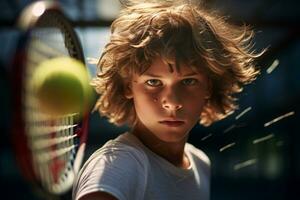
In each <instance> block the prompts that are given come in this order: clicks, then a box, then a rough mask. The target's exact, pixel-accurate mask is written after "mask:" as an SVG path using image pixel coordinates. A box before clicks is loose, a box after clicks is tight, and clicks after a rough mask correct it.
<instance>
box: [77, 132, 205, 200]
mask: <svg viewBox="0 0 300 200" xmlns="http://www.w3.org/2000/svg"><path fill="white" fill-rule="evenodd" d="M184 151H185V154H186V155H187V157H188V159H189V161H190V163H191V165H190V167H189V168H188V169H182V168H179V167H176V166H174V165H172V164H171V163H170V162H168V161H167V160H165V159H164V158H162V157H160V156H158V155H157V154H155V153H154V152H152V151H151V150H150V149H148V148H147V147H146V146H144V145H143V144H142V143H141V142H140V141H139V139H138V138H136V137H135V136H134V135H133V134H131V133H124V134H122V135H120V136H119V137H118V138H116V139H114V140H111V141H108V142H107V143H106V144H105V145H104V146H103V147H102V148H100V149H99V150H97V151H96V152H94V153H93V154H92V155H91V157H90V158H89V159H88V160H87V161H86V163H85V164H84V166H83V167H82V169H81V170H80V172H79V174H78V177H77V179H76V180H75V183H74V186H73V199H75V200H77V199H79V198H80V197H82V196H84V195H86V194H88V193H92V192H96V191H104V192H107V193H110V194H111V195H113V196H115V197H116V198H117V199H119V200H143V199H145V200H169V199H170V200H182V199H185V200H208V199H209V191H210V161H209V159H208V157H207V156H206V155H205V154H204V153H203V152H202V151H201V150H199V149H197V148H195V147H194V146H192V145H191V144H188V143H187V144H186V145H185V150H184Z"/></svg>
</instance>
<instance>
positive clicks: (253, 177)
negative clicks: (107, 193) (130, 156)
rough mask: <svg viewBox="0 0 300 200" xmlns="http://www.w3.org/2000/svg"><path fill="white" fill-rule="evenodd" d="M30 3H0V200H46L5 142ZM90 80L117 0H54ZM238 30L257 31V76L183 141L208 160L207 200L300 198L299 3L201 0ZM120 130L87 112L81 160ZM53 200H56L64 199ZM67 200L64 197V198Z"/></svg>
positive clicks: (26, 0)
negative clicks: (228, 108) (218, 117)
mask: <svg viewBox="0 0 300 200" xmlns="http://www.w3.org/2000/svg"><path fill="white" fill-rule="evenodd" d="M31 2H33V1H30V0H1V1H0V8H1V12H0V41H1V42H0V44H1V47H0V102H1V103H0V106H1V112H0V189H1V199H4V198H9V199H44V198H45V197H43V195H42V194H40V193H39V192H38V191H36V190H33V189H32V187H31V186H30V185H29V184H28V183H27V182H26V181H25V179H24V178H23V177H22V176H21V173H20V171H19V168H18V166H17V164H16V161H15V156H14V154H13V151H12V148H11V144H10V140H9V139H10V129H11V126H18V124H12V123H11V118H10V117H11V110H12V104H11V93H12V91H11V84H10V82H9V77H10V76H13V74H11V67H10V66H11V62H12V58H13V55H14V51H15V48H16V43H17V41H18V39H19V37H20V33H19V32H18V30H17V29H16V27H15V22H16V19H17V17H18V16H19V14H20V12H21V11H22V9H23V8H24V7H25V6H26V5H28V4H29V3H31ZM58 2H59V3H60V5H61V6H62V9H63V12H64V13H65V14H66V16H67V17H68V18H69V19H70V20H71V23H72V25H73V27H74V29H75V30H76V32H77V34H78V36H79V38H80V41H81V44H82V46H83V51H84V55H85V60H86V64H87V66H88V69H89V71H90V73H91V74H92V75H95V72H96V65H95V63H96V62H97V59H98V58H99V56H100V55H101V52H102V49H103V46H104V45H105V43H106V42H107V40H108V37H109V31H110V24H111V22H112V20H113V19H114V18H115V17H116V15H117V14H118V12H119V9H120V4H119V2H118V1H117V0H60V1H58ZM203 2H204V5H205V6H207V7H209V8H216V9H217V10H219V11H221V12H222V13H223V14H224V15H226V16H229V20H230V21H231V22H232V23H236V24H243V23H245V24H248V25H250V26H251V27H253V29H254V30H255V32H256V36H255V39H254V42H255V49H256V50H258V51H259V50H261V49H263V48H266V47H267V48H268V51H267V52H266V54H265V55H264V56H263V57H262V58H261V59H259V60H258V61H257V62H258V65H259V66H260V69H261V75H260V76H259V78H258V79H257V80H256V81H255V83H254V84H251V85H248V86H246V87H245V88H244V91H243V93H241V94H239V95H238V96H237V97H238V98H239V105H240V106H239V109H238V110H237V111H236V112H234V113H233V114H232V115H231V116H230V117H228V118H227V119H225V120H222V121H220V122H218V123H215V124H213V125H212V126H211V127H209V128H203V127H201V126H200V125H199V126H196V127H195V128H194V129H193V130H192V132H191V136H190V139H189V142H190V143H192V144H194V145H195V146H197V147H198V148H200V149H202V150H203V151H205V152H206V153H207V154H208V156H209V157H210V159H211V162H212V185H211V199H213V200H219V199H222V200H224V199H230V200H233V199H234V200H235V199H243V200H244V199H247V200H248V199H249V200H250V199H251V200H252V199H256V200H259V199H274V200H283V199H297V196H299V195H300V192H299V187H300V145H299V144H298V142H300V140H299V139H300V131H299V124H298V123H300V120H299V119H300V116H299V112H300V103H299V102H300V101H299V100H300V61H299V58H300V26H299V25H300V1H298V0H264V1H262V0H251V1H242V0H203ZM125 130H126V127H114V126H112V125H110V124H109V123H108V122H107V121H106V120H105V119H101V118H100V117H99V115H98V113H93V114H91V117H90V130H89V139H88V143H87V149H86V155H85V159H86V158H87V157H88V156H89V155H90V154H91V153H92V152H93V151H95V150H96V149H98V148H99V147H101V145H103V144H104V143H105V142H106V141H107V140H109V139H111V138H114V137H116V136H117V135H118V134H120V133H122V132H123V131H125ZM68 195H69V194H66V195H64V197H57V199H63V198H65V199H66V198H67V197H69V196H68ZM66 196H67V197H66Z"/></svg>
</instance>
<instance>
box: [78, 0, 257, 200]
mask: <svg viewBox="0 0 300 200" xmlns="http://www.w3.org/2000/svg"><path fill="white" fill-rule="evenodd" d="M148 2H149V1H148ZM251 38H252V32H250V31H248V30H247V29H246V28H245V27H243V28H239V27H235V26H232V25H229V24H227V23H226V22H225V21H224V20H223V19H221V18H220V17H218V16H216V15H213V14H211V13H208V11H205V10H203V9H201V8H200V7H199V6H198V5H194V4H192V3H184V2H183V1H181V2H180V4H179V3H174V2H173V3H172V2H170V1H157V2H152V3H133V4H132V5H127V6H125V7H124V8H123V10H122V11H121V14H120V16H119V17H118V18H117V19H116V20H115V21H114V22H113V24H112V34H111V39H110V42H109V43H108V44H107V45H106V47H105V49H104V53H103V55H102V56H101V58H100V61H99V65H98V66H99V73H98V77H97V78H96V79H95V80H94V81H93V85H94V86H95V89H96V91H97V92H98V93H99V94H101V97H100V98H99V100H98V102H97V104H96V106H95V108H96V109H97V110H99V112H100V113H101V115H102V116H106V117H108V119H109V120H110V121H111V122H112V123H114V124H116V125H123V124H125V123H127V124H128V125H129V126H130V127H131V130H130V131H129V132H127V133H124V134H122V135H120V136H119V137H118V138H116V139H114V140H112V141H109V142H107V143H106V144H105V145H104V146H103V147H102V148H100V149H99V150H98V151H96V152H95V153H94V154H93V155H92V156H91V157H90V158H89V159H88V161H87V162H86V163H85V165H84V166H83V168H82V169H81V171H80V173H79V176H78V178H77V180H76V182H75V184H74V188H73V198H74V199H76V200H77V199H80V200H85V199H106V200H107V199H119V200H125V199H128V200H135V199H136V200H140V199H155V200H159V199H162V200H163V199H164V200H165V199H172V200H174V199H175V200H176V199H197V200H198V199H201V200H205V199H209V189H210V188H209V185H210V161H209V159H208V157H207V156H206V155H205V154H204V153H203V152H202V151H201V150H199V149H197V148H195V147H194V146H192V145H191V144H188V143H187V142H186V141H187V138H188V134H189V131H190V130H191V129H192V128H193V126H194V125H195V124H196V123H197V122H198V121H199V120H200V123H201V124H203V125H205V126H208V125H210V124H211V123H213V122H215V121H218V120H220V119H222V118H224V117H226V116H227V115H229V113H230V112H232V111H233V110H234V109H235V104H234V100H235V99H234V97H233V94H234V93H237V92H240V91H241V90H242V86H243V85H244V84H246V83H250V82H251V81H253V80H254V79H255V77H256V75H257V73H258V72H257V71H256V70H255V68H254V66H253V59H254V58H256V57H257V56H259V55H258V54H254V53H253V52H250V48H249V44H250V39H251Z"/></svg>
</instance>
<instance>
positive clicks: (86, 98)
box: [31, 57, 93, 115]
mask: <svg viewBox="0 0 300 200" xmlns="http://www.w3.org/2000/svg"><path fill="white" fill-rule="evenodd" d="M31 80H32V81H31V84H32V88H33V92H34V94H35V96H36V97H37V100H38V104H39V108H40V109H41V111H42V112H45V113H47V114H51V115H65V114H71V113H83V112H86V111H87V110H88V109H89V108H90V105H91V103H92V94H93V93H92V88H91V86H90V85H89V74H88V72H87V70H86V68H85V66H84V64H83V63H81V62H80V61H78V60H75V59H74V58H69V57H58V58H53V59H50V60H46V61H43V62H42V63H40V64H39V65H38V66H37V68H36V69H35V70H34V73H33V75H32V79H31Z"/></svg>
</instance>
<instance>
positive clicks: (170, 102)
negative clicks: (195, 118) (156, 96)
mask: <svg viewBox="0 0 300 200" xmlns="http://www.w3.org/2000/svg"><path fill="white" fill-rule="evenodd" d="M162 107H163V108H164V109H166V110H171V111H176V110H179V109H181V108H182V103H181V102H180V98H179V96H178V95H176V94H175V93H173V92H170V93H169V94H167V95H166V96H165V97H164V98H163V99H162Z"/></svg>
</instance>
